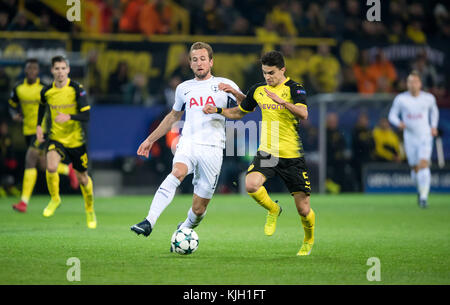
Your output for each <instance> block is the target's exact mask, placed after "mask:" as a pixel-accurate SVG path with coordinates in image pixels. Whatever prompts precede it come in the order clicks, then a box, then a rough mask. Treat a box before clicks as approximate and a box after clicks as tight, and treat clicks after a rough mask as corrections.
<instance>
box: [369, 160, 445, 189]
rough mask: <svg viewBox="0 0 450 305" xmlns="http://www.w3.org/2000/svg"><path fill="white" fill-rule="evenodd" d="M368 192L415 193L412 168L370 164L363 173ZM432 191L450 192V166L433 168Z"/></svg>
mask: <svg viewBox="0 0 450 305" xmlns="http://www.w3.org/2000/svg"><path fill="white" fill-rule="evenodd" d="M363 181H364V191H365V192H366V193H414V192H416V187H415V186H414V184H413V181H412V179H411V174H410V169H409V168H408V167H407V166H406V165H405V166H401V167H397V168H389V167H387V166H380V165H379V164H378V165H368V166H366V167H365V169H364V174H363ZM431 192H432V193H450V170H449V168H442V169H440V168H431Z"/></svg>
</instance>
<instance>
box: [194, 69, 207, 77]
mask: <svg viewBox="0 0 450 305" xmlns="http://www.w3.org/2000/svg"><path fill="white" fill-rule="evenodd" d="M209 71H210V70H208V71H206V73H204V74H196V73H195V77H196V78H198V79H205V77H206V76H208V74H209Z"/></svg>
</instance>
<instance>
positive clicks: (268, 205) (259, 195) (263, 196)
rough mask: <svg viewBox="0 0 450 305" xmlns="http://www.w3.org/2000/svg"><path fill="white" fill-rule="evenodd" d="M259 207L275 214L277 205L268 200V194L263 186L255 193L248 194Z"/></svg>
mask: <svg viewBox="0 0 450 305" xmlns="http://www.w3.org/2000/svg"><path fill="white" fill-rule="evenodd" d="M248 194H249V195H250V197H252V198H253V199H254V200H255V201H256V202H257V203H258V204H259V205H261V206H262V207H263V208H265V209H266V210H268V211H269V212H272V213H274V212H277V211H279V210H278V204H276V203H275V202H274V201H273V200H272V199H270V197H269V194H268V193H267V190H266V188H265V187H264V186H261V187H260V188H259V189H258V190H257V191H256V192H254V193H248Z"/></svg>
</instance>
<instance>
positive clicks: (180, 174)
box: [171, 167, 187, 182]
mask: <svg viewBox="0 0 450 305" xmlns="http://www.w3.org/2000/svg"><path fill="white" fill-rule="evenodd" d="M171 174H172V175H174V176H175V178H177V179H178V180H180V182H182V181H183V180H184V178H185V177H186V175H187V168H186V170H185V169H182V168H178V167H174V168H173V169H172V172H171Z"/></svg>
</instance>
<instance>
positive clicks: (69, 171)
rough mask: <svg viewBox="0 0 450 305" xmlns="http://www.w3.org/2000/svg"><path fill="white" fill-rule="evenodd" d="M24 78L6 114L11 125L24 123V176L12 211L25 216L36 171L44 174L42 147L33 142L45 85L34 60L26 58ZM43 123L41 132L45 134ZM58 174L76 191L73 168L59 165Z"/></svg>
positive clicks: (13, 91)
mask: <svg viewBox="0 0 450 305" xmlns="http://www.w3.org/2000/svg"><path fill="white" fill-rule="evenodd" d="M24 72H25V78H24V80H23V81H21V82H19V83H18V84H17V85H16V86H15V87H14V89H13V90H12V92H11V97H10V99H9V111H10V113H11V116H12V118H13V120H14V121H17V122H22V123H23V134H24V136H25V140H26V143H27V146H28V149H27V153H26V157H25V172H24V175H23V184H22V195H21V198H20V201H19V202H18V203H16V204H14V205H13V209H14V210H16V211H18V212H22V213H25V212H26V211H27V207H28V203H29V200H30V197H31V195H32V193H33V189H34V186H35V184H36V179H37V167H38V165H39V167H40V168H41V169H43V170H45V156H44V149H45V144H44V143H39V142H38V141H36V124H37V115H38V108H39V101H40V99H41V90H42V88H43V87H44V85H43V84H42V83H41V82H40V79H39V77H38V75H39V62H38V60H37V59H35V58H29V59H27V60H26V62H25V69H24ZM46 127H47V126H46V124H45V122H44V124H43V126H42V129H43V131H44V132H45V131H46V129H47V128H46ZM57 171H58V173H59V174H62V175H68V176H69V179H70V185H71V187H72V188H74V189H77V188H78V180H77V177H76V175H75V171H74V170H73V168H72V165H67V164H64V163H60V164H59V165H58V168H57Z"/></svg>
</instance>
